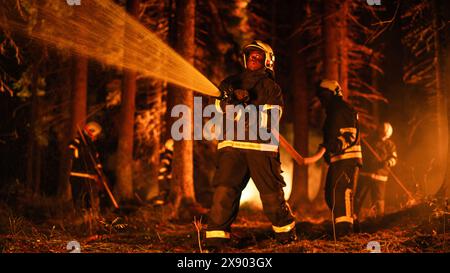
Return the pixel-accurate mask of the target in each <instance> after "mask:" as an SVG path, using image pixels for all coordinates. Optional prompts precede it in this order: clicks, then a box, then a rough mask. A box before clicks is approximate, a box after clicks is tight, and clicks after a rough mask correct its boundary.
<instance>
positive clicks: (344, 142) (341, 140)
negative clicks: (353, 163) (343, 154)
mask: <svg viewBox="0 0 450 273" xmlns="http://www.w3.org/2000/svg"><path fill="white" fill-rule="evenodd" d="M338 140H339V141H340V142H341V143H342V149H343V150H345V149H347V147H348V146H349V145H350V144H349V143H347V140H345V137H343V136H339V137H338Z"/></svg>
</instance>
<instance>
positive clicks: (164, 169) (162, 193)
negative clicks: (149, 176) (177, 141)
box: [150, 138, 174, 206]
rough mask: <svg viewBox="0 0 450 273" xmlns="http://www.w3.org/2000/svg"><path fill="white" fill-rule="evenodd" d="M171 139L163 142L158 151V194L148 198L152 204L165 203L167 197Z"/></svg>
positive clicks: (170, 169)
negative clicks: (161, 149) (159, 151)
mask: <svg viewBox="0 0 450 273" xmlns="http://www.w3.org/2000/svg"><path fill="white" fill-rule="evenodd" d="M173 146H174V142H173V139H171V138H169V139H168V140H166V142H165V143H164V150H163V151H162V152H161V153H160V158H159V159H160V167H159V172H158V189H159V193H158V196H156V197H154V198H153V199H151V200H150V202H151V204H152V205H155V206H162V205H165V204H166V203H167V201H168V199H169V193H170V185H171V183H170V182H171V181H172V159H173Z"/></svg>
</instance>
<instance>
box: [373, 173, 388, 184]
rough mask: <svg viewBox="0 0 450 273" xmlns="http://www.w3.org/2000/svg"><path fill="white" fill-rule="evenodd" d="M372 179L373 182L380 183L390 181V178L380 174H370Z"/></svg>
mask: <svg viewBox="0 0 450 273" xmlns="http://www.w3.org/2000/svg"><path fill="white" fill-rule="evenodd" d="M370 177H371V178H372V179H373V180H378V181H382V182H386V181H388V179H389V177H388V176H385V175H380V174H376V173H372V174H370Z"/></svg>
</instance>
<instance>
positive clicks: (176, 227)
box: [0, 202, 450, 253]
mask: <svg viewBox="0 0 450 273" xmlns="http://www.w3.org/2000/svg"><path fill="white" fill-rule="evenodd" d="M30 203H32V202H30ZM41 203H42V202H41ZM51 205H53V206H52V207H53V208H54V207H55V204H52V202H47V203H46V204H45V205H42V206H45V207H46V208H47V211H45V210H44V209H43V207H38V206H37V205H35V204H34V205H32V206H22V207H20V208H17V206H16V207H15V209H14V210H13V209H11V207H10V206H8V205H7V204H6V203H0V252H3V253H21V252H26V253H28V252H45V253H48V252H51V253H67V252H69V250H68V249H67V245H68V243H69V242H70V241H77V242H79V244H80V248H81V252H83V253H99V252H106V253H112V252H120V253H144V252H145V253H147V252H153V253H155V252H156V253H165V252H167V253H199V252H205V249H204V246H203V243H202V244H199V236H200V237H201V238H203V237H204V227H205V225H204V223H201V222H203V219H204V218H200V219H198V218H195V220H196V221H194V219H192V221H191V222H189V221H185V222H184V223H181V222H174V221H169V220H167V218H166V215H167V211H165V209H164V208H154V207H151V206H146V205H141V206H136V207H135V208H133V209H131V210H130V211H128V212H127V213H121V214H120V215H119V214H117V213H113V212H107V213H103V215H102V217H97V218H93V217H88V218H87V220H86V218H85V220H82V218H80V217H78V218H76V217H72V216H66V215H64V214H63V213H59V214H58V211H57V210H55V209H53V211H50V210H48V207H50V206H51ZM448 218H449V217H448V210H447V212H445V210H443V209H440V208H438V207H437V206H436V205H433V204H432V203H431V202H425V203H422V204H420V205H417V206H415V207H411V208H408V209H405V210H401V211H398V212H395V213H390V214H387V215H386V216H385V217H383V218H380V219H366V220H365V221H363V222H362V224H361V231H362V232H361V233H358V234H352V235H349V236H346V237H343V238H341V239H339V240H337V241H335V240H334V239H333V235H332V226H331V222H330V221H329V220H320V219H312V218H309V219H300V220H299V221H297V233H298V237H299V240H298V241H297V242H295V243H291V244H287V245H280V244H278V243H277V242H276V241H275V240H274V238H273V235H272V231H271V225H270V223H269V222H268V221H267V219H266V218H265V216H264V214H263V213H262V212H261V211H255V210H251V209H248V208H244V209H241V211H240V213H239V216H238V218H237V220H236V222H235V223H234V225H233V230H232V234H233V235H232V236H233V237H232V239H233V242H234V247H231V248H229V249H227V250H226V252H231V253H239V252H258V253H269V252H270V253H287V252H290V253H334V252H352V253H361V252H368V250H367V244H368V242H370V241H377V242H379V243H380V246H381V251H382V252H390V253H399V252H402V253H403V252H408V253H412V252H414V253H416V252H421V253H422V252H441V253H442V252H447V253H448V252H449V251H450V247H449V242H448V241H449V240H448V239H449V235H450V233H449V231H448V230H449V227H448V224H449V220H448ZM200 220H202V221H200ZM446 226H447V227H446Z"/></svg>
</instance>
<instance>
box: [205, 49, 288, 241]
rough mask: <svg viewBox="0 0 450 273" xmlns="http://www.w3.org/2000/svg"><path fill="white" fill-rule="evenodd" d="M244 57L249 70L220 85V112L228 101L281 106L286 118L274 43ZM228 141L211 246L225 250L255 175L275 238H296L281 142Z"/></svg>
mask: <svg viewBox="0 0 450 273" xmlns="http://www.w3.org/2000/svg"><path fill="white" fill-rule="evenodd" d="M243 58H244V67H245V68H246V69H245V71H243V72H242V73H240V74H237V75H233V76H230V77H228V78H226V79H225V80H224V81H223V82H222V83H221V84H220V87H219V89H220V90H221V91H222V97H221V98H220V99H217V100H216V107H217V108H218V109H217V110H218V111H219V112H222V113H223V112H224V111H225V109H226V108H225V106H226V105H229V104H235V105H236V104H244V105H250V104H252V105H255V106H256V107H258V106H261V105H264V109H278V111H279V113H280V115H279V116H281V111H282V107H283V98H282V93H281V89H280V87H279V86H278V84H276V83H275V81H274V61H275V57H274V53H273V51H272V49H271V47H270V46H269V45H267V44H265V43H263V42H261V41H258V40H257V41H254V42H252V43H251V44H248V45H246V46H245V47H244V48H243ZM258 115H259V118H258V122H259V123H260V126H263V127H264V126H268V124H264V123H265V122H267V120H270V118H268V117H267V116H265V118H263V116H264V115H267V113H262V112H259V113H258ZM224 116H225V115H224ZM243 116H245V114H244V115H243ZM226 122H230V121H226ZM231 122H234V121H231ZM271 125H272V126H273V124H271ZM268 128H270V127H268ZM246 130H248V123H247V120H246ZM226 133H227V134H228V133H229V132H226ZM233 133H234V132H233ZM246 133H248V132H246ZM247 136H248V135H247V134H246V137H247ZM225 139H227V140H224V141H219V144H218V161H217V168H216V172H215V176H214V178H213V182H212V185H213V186H214V196H213V204H212V207H211V210H210V212H209V215H208V228H207V231H206V243H207V245H208V246H209V247H211V248H220V247H221V246H223V245H226V244H228V243H229V242H230V230H231V224H232V223H233V221H234V220H235V219H236V216H237V214H238V210H239V200H240V197H241V192H242V190H243V189H244V188H245V186H246V185H247V183H248V181H249V179H250V177H251V178H252V179H253V181H254V182H255V185H256V187H257V188H258V191H259V192H260V197H261V201H262V204H263V210H264V213H265V214H266V216H267V217H268V218H269V220H270V221H271V222H272V227H273V230H274V232H275V236H276V238H277V239H278V240H279V241H281V242H289V241H291V240H295V239H296V233H295V219H294V217H293V215H292V213H291V210H290V208H289V206H288V204H287V203H286V201H285V199H284V192H283V187H284V186H285V185H286V184H285V182H284V180H283V177H282V176H281V163H280V156H279V151H278V145H271V144H267V143H264V141H262V140H261V139H259V138H258V140H256V141H251V140H249V139H247V138H246V139H245V140H234V139H236V138H233V140H228V137H227V138H225Z"/></svg>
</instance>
